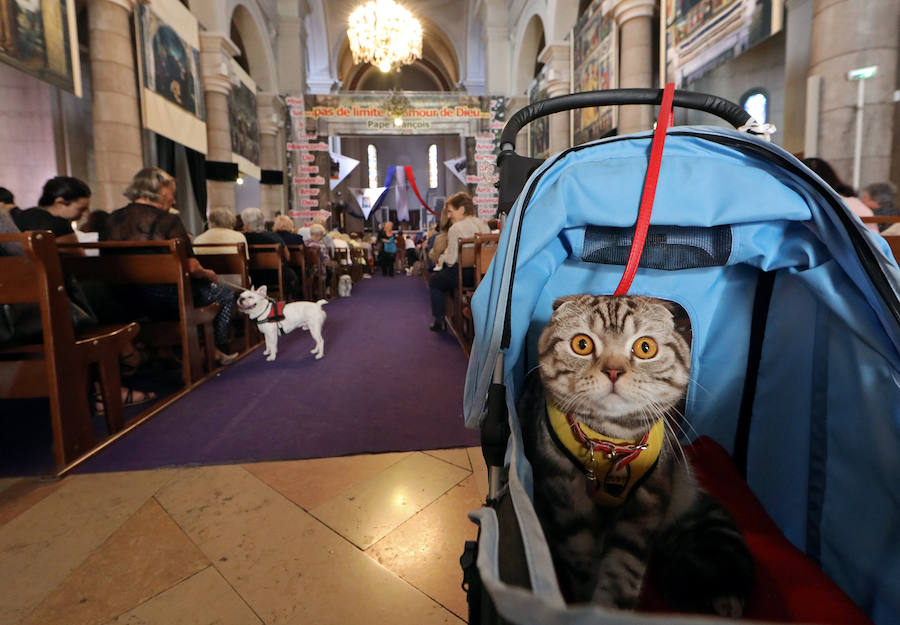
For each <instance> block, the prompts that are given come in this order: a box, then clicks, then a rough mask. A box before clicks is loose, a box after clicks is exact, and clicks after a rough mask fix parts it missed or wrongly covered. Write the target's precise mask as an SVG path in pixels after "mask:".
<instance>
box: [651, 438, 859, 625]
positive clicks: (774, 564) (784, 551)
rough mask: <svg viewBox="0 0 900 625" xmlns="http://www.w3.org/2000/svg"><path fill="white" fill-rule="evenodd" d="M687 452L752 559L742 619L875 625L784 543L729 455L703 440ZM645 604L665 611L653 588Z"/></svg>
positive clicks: (843, 594)
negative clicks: (751, 581)
mask: <svg viewBox="0 0 900 625" xmlns="http://www.w3.org/2000/svg"><path fill="white" fill-rule="evenodd" d="M685 450H686V451H687V453H688V458H689V459H690V461H691V464H692V466H693V467H694V471H695V472H696V475H697V479H698V480H699V482H700V484H701V485H702V486H703V488H704V489H706V491H707V492H709V493H710V494H712V495H713V496H715V497H716V498H717V499H718V500H719V501H721V502H722V503H723V504H724V505H725V507H726V508H728V510H729V511H730V512H731V514H732V515H733V516H734V518H735V519H736V520H737V522H738V525H739V526H740V528H741V530H742V531H743V532H744V536H745V537H746V539H747V545H748V547H749V548H750V552H751V553H752V554H753V559H754V562H755V564H756V584H755V586H754V589H753V593H752V594H751V596H750V599H749V600H748V602H747V605H746V606H745V610H744V618H746V619H756V620H764V621H775V622H783V623H827V624H829V625H871V623H872V621H871V620H870V619H869V618H868V617H867V616H866V615H865V614H864V613H863V612H862V611H861V610H860V609H859V608H858V607H857V606H856V604H854V603H853V601H852V600H851V599H850V598H849V597H848V596H847V595H846V594H845V593H844V591H842V590H841V589H840V588H839V587H838V586H837V584H835V583H834V582H833V581H831V579H830V578H829V577H828V576H827V575H825V573H823V572H822V570H821V569H820V568H819V567H818V565H816V563H815V562H813V561H812V560H811V559H810V558H808V557H807V556H806V555H805V554H804V553H802V552H801V551H800V550H799V549H797V548H796V547H794V546H793V545H792V544H791V543H790V542H789V541H788V540H787V539H786V538H785V537H784V535H783V534H782V533H781V530H779V529H778V526H777V525H775V523H774V521H772V519H771V518H769V515H768V514H767V513H766V511H765V509H764V508H763V506H762V504H761V503H760V502H759V500H758V499H757V498H756V496H755V495H754V494H753V492H752V491H751V490H750V488H749V487H748V486H747V484H746V482H744V480H743V479H742V478H741V476H740V473H738V470H737V467H735V465H734V462H733V461H732V460H731V457H730V456H729V455H728V452H726V451H725V450H724V449H723V448H722V447H721V446H720V445H719V444H718V443H716V442H715V441H714V440H712V439H710V438H707V437H705V436H704V437H701V438H699V439H697V440H696V441H695V442H694V443H693V444H691V445H690V446H688V447H686V448H685ZM641 604H642V609H646V610H651V611H661V610H663V611H664V610H666V607H665V606H664V605H663V604H662V602H661V600H660V599H659V598H658V597H657V596H656V595H655V593H654V592H653V590H652V588H649V589H647V592H646V593H645V594H644V596H643V597H642V601H641Z"/></svg>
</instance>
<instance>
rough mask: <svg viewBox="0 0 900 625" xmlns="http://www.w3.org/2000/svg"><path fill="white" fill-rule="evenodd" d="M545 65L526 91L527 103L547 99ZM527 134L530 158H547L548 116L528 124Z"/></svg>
mask: <svg viewBox="0 0 900 625" xmlns="http://www.w3.org/2000/svg"><path fill="white" fill-rule="evenodd" d="M547 97H548V96H547V67H546V66H544V67H542V68H541V70H540V71H539V72H538V75H537V76H536V77H535V79H534V81H533V82H532V83H531V88H530V89H529V91H528V103H529V104H533V103H534V102H538V101H540V100H546V99H547ZM528 136H529V139H530V144H531V149H530V152H531V157H532V158H547V157H548V156H549V155H550V118H549V117H540V118H538V119H536V120H534V121H533V122H531V123H530V124H528Z"/></svg>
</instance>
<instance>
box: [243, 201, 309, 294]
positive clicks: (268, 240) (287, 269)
mask: <svg viewBox="0 0 900 625" xmlns="http://www.w3.org/2000/svg"><path fill="white" fill-rule="evenodd" d="M241 216H242V217H243V220H244V236H245V237H247V243H249V244H250V245H278V244H280V243H284V241H283V240H282V238H281V237H280V236H279V235H278V234H277V233H275V232H267V231H266V218H265V216H263V213H262V211H261V210H260V209H258V208H256V207H255V206H253V207H250V208H245V209H244V211H243V212H242V213H241ZM281 253H282V257H281V275H282V276H283V277H284V288H285V290H286V291H287V292H288V293H289V294H290V295H291V298H292V299H293V300H295V301H299V300H301V299H303V283H302V282H301V281H300V277H299V276H298V275H297V272H295V271H294V270H293V269H292V268H291V265H290V260H291V254H290V252H289V251H288V249H287V247H284V248H283V249H282V250H281ZM273 273H274V271H269V270H260V271H254V272H253V275H252V276H251V278H252V279H253V283H254V284H257V285H259V284H266V283H273V282H274V281H275V278H274V277H273V276H272V275H271V274H273ZM285 299H286V298H285Z"/></svg>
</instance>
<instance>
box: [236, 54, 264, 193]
mask: <svg viewBox="0 0 900 625" xmlns="http://www.w3.org/2000/svg"><path fill="white" fill-rule="evenodd" d="M231 73H232V76H234V77H236V78H237V80H233V81H232V86H231V92H230V93H229V95H228V120H229V127H230V129H231V153H232V157H233V160H234V162H236V163H237V164H238V169H240V170H241V171H242V172H244V173H246V174H249V175H251V176H253V177H254V178H259V177H260V168H259V113H258V112H257V109H256V83H255V82H253V79H252V78H250V76H249V74H247V72H245V71H244V69H243V68H242V67H241V66H240V65H238V63H237V61H235V60H234V59H232V61H231Z"/></svg>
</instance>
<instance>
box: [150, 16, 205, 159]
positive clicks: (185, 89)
mask: <svg viewBox="0 0 900 625" xmlns="http://www.w3.org/2000/svg"><path fill="white" fill-rule="evenodd" d="M134 15H135V20H136V21H137V25H136V29H135V30H136V31H137V53H138V59H139V61H138V72H139V80H140V85H141V97H140V101H141V115H142V118H143V125H144V127H145V128H147V129H148V130H152V131H153V132H155V133H157V134H159V135H162V136H164V137H168V138H169V139H171V140H172V141H175V142H176V143H180V144H182V145H185V146H187V147H189V148H191V149H192V150H196V151H197V152H200V153H202V154H206V151H207V147H206V122H205V121H204V120H205V119H206V111H205V110H204V107H203V91H202V87H201V85H202V83H201V78H200V35H199V26H198V24H197V19H196V18H195V17H194V16H193V15H191V12H190V11H188V9H187V8H185V7H184V5H182V4H181V3H180V2H178V1H177V0H151V1H150V2H149V3H146V4H138V5H137V7H135V13H134Z"/></svg>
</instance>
